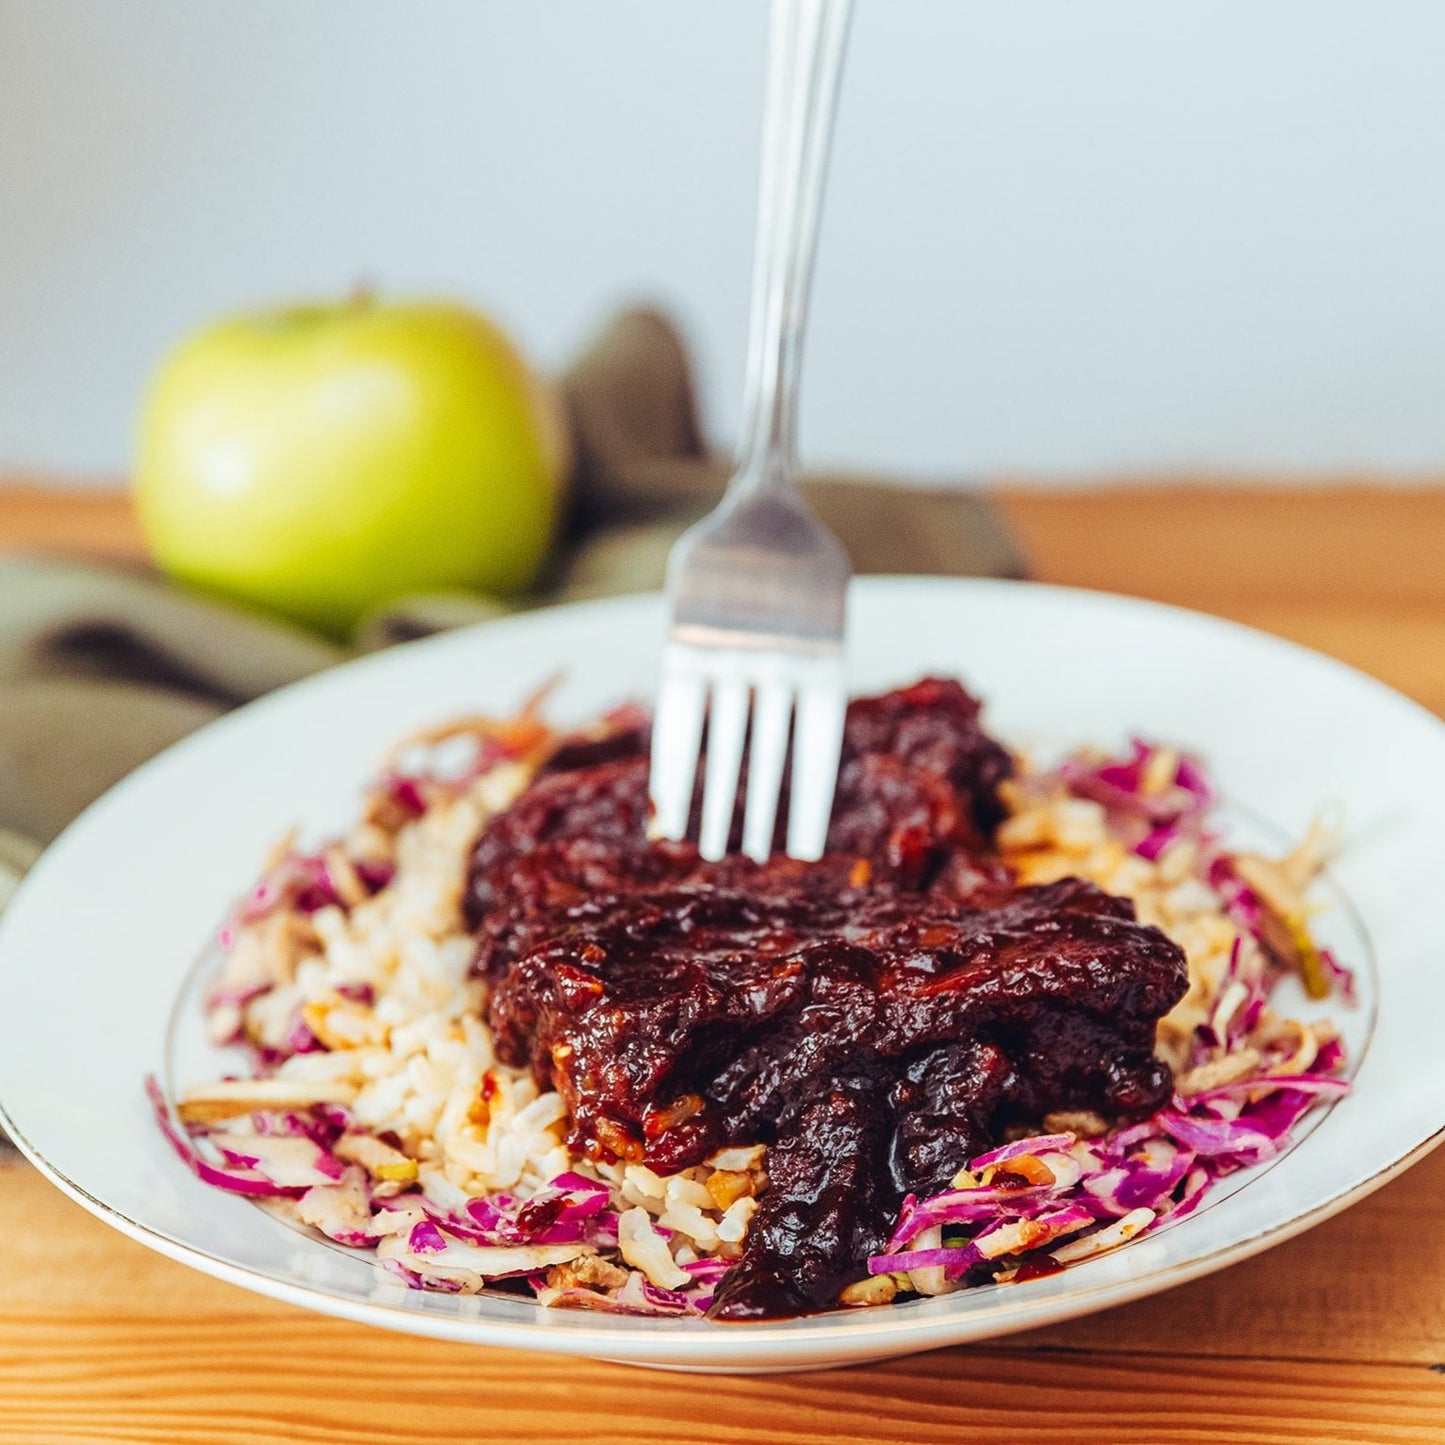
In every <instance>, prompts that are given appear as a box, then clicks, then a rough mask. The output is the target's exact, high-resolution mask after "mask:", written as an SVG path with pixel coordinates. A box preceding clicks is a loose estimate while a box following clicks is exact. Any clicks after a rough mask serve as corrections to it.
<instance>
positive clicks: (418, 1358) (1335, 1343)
mask: <svg viewBox="0 0 1445 1445" xmlns="http://www.w3.org/2000/svg"><path fill="white" fill-rule="evenodd" d="M1000 495H1001V499H1002V501H1003V504H1004V507H1005V510H1006V511H1007V514H1008V516H1009V517H1010V518H1011V520H1012V521H1013V523H1014V525H1015V526H1016V527H1017V529H1018V531H1019V533H1020V536H1021V537H1022V539H1023V542H1024V545H1025V548H1026V550H1027V552H1028V554H1029V556H1030V557H1031V558H1032V560H1033V563H1034V566H1035V569H1036V572H1037V575H1038V576H1039V577H1041V578H1044V579H1046V580H1049V581H1054V582H1069V583H1076V584H1079V585H1082V586H1086V587H1105V588H1110V589H1113V590H1116V591H1122V592H1132V593H1136V594H1138V595H1141V596H1148V597H1157V598H1161V599H1165V600H1168V601H1173V602H1180V603H1184V604H1186V605H1189V606H1194V607H1200V608H1204V609H1206V610H1208V611H1211V612H1217V613H1221V614H1223V615H1225V616H1228V617H1233V618H1236V619H1238V620H1240V621H1243V622H1248V623H1252V624H1254V625H1256V626H1260V627H1265V628H1268V629H1269V630H1271V631H1274V632H1278V633H1281V634H1283V635H1285V636H1287V637H1292V638H1295V639H1297V640H1299V641H1301V642H1305V643H1308V644H1309V645H1311V646H1313V647H1317V648H1320V649H1322V650H1323V651H1326V652H1331V653H1334V654H1335V655H1337V656H1339V657H1341V658H1344V659H1345V660H1346V661H1349V662H1352V663H1354V664H1355V665H1356V666H1358V667H1362V668H1364V669H1365V670H1366V671H1369V672H1372V673H1374V674H1375V675H1376V676H1378V677H1381V678H1383V679H1384V680H1385V681H1386V682H1389V683H1391V684H1392V685H1394V686H1395V687H1398V688H1399V689H1401V690H1402V691H1403V692H1406V693H1408V694H1410V695H1411V696H1413V697H1415V698H1416V699H1418V700H1419V701H1420V702H1422V703H1424V704H1425V705H1426V706H1428V707H1431V708H1433V709H1435V710H1436V711H1437V712H1442V713H1445V564H1442V559H1445V490H1441V491H1426V490H1419V491H1376V490H1372V489H1369V488H1364V487H1358V486H1356V487H1331V488H1328V489H1324V490H1318V491H1308V492H1307V491H1301V490H1285V489H1251V490H1247V491H1235V490H1212V489H1209V488H1207V487H1195V486H1191V487H1188V488H1185V489H1177V488H1170V489H1168V490H1165V489H1163V488H1157V487H1135V488H1129V489H1110V490H1108V491H1105V492H1102V493H1094V494H1092V495H1083V494H1068V493H1062V492H1052V493H1037V492H1028V491H1024V490H1005V491H1003V492H1001V494H1000ZM22 539H23V540H25V541H27V542H29V543H34V544H38V545H60V546H64V547H67V548H70V549H79V550H81V551H85V552H89V553H92V554H101V555H106V556H112V557H125V558H130V557H135V556H136V555H138V547H139V544H138V542H137V540H136V535H135V531H134V526H133V523H132V522H131V519H130V517H129V514H128V512H127V511H126V509H125V506H124V504H123V502H121V501H120V500H119V499H118V498H116V497H113V496H104V495H103V496H99V497H89V498H85V497H80V498H64V499H60V500H56V499H54V498H50V497H46V496H43V495H39V494H35V493H29V494H27V493H24V492H14V491H11V492H8V493H6V492H0V545H3V544H6V543H13V542H14V541H17V540H22ZM97 1085H98V1087H99V1086H103V1081H97ZM1442 1200H1445V1150H1442V1151H1440V1152H1439V1153H1437V1154H1435V1155H1433V1156H1431V1157H1430V1158H1428V1159H1426V1160H1425V1161H1424V1162H1423V1163H1421V1164H1419V1165H1418V1166H1417V1167H1416V1168H1414V1169H1413V1170H1411V1171H1410V1172H1409V1173H1408V1174H1406V1175H1405V1176H1404V1177H1403V1178H1401V1179H1399V1180H1397V1181H1396V1182H1394V1183H1393V1184H1390V1185H1389V1186H1387V1187H1386V1188H1385V1189H1383V1190H1381V1191H1380V1192H1379V1193H1378V1194H1376V1195H1375V1196H1373V1197H1372V1198H1370V1199H1368V1200H1366V1201H1365V1202H1364V1203H1362V1204H1359V1205H1357V1206H1356V1207H1355V1208H1353V1209H1351V1210H1349V1211H1348V1212H1347V1213H1345V1214H1344V1215H1342V1216H1340V1217H1338V1218H1336V1219H1334V1220H1331V1221H1329V1222H1328V1223H1326V1224H1323V1225H1321V1226H1320V1227H1319V1228H1317V1229H1315V1230H1313V1231H1312V1232H1311V1233H1309V1234H1307V1235H1305V1236H1303V1237H1302V1238H1299V1239H1296V1240H1293V1241H1292V1242H1290V1243H1288V1244H1284V1245H1281V1246H1280V1247H1279V1248H1278V1249H1274V1250H1271V1251H1269V1253H1267V1254H1265V1255H1263V1256H1262V1257H1260V1258H1259V1259H1256V1260H1252V1261H1249V1262H1247V1263H1245V1264H1240V1265H1236V1266H1235V1267H1234V1268H1232V1269H1229V1270H1226V1271H1224V1272H1223V1273H1222V1274H1217V1275H1214V1276H1212V1277H1211V1278H1209V1279H1205V1280H1200V1281H1198V1282H1196V1283H1194V1284H1190V1285H1186V1286H1184V1287H1182V1288H1180V1289H1177V1290H1174V1291H1171V1292H1170V1293H1168V1294H1165V1295H1160V1296H1157V1297H1155V1298H1153V1299H1150V1300H1145V1301H1143V1302H1141V1303H1138V1304H1134V1305H1128V1306H1125V1307H1123V1308H1120V1309H1116V1310H1112V1311H1110V1312H1109V1313H1107V1314H1102V1315H1096V1316H1093V1317H1092V1318H1089V1319H1084V1320H1079V1321H1076V1322H1074V1323H1072V1324H1068V1325H1064V1326H1060V1327H1057V1328H1053V1329H1047V1330H1040V1331H1036V1332H1034V1333H1032V1334H1027V1335H1020V1336H1016V1337H1013V1338H1010V1339H1005V1340H1000V1341H997V1342H994V1343H990V1344H985V1345H981V1346H977V1347H974V1348H967V1349H954V1350H943V1351H938V1352H935V1353H933V1354H927V1355H920V1356H915V1357H914V1358H912V1359H907V1360H900V1361H897V1362H894V1363H891V1364H884V1365H874V1366H867V1367H861V1368H856V1369H850V1370H841V1371H836V1372H832V1373H825V1374H813V1375H793V1376H782V1377H772V1378H766V1377H765V1378H748V1377H739V1378H729V1377H712V1378H699V1377H691V1376H685V1375H667V1374H655V1373H650V1372H644V1371H634V1370H626V1369H623V1368H621V1367H617V1366H610V1365H594V1364H587V1363H583V1362H577V1361H563V1360H550V1359H548V1358H546V1357H544V1356H532V1355H528V1354H523V1353H520V1352H511V1351H505V1350H479V1349H470V1348H467V1347H465V1346H461V1345H448V1344H438V1343H434V1342H431V1341H427V1340H420V1339H412V1338H409V1337H407V1336H404V1335H394V1334H390V1333H383V1332H382V1331H379V1330H372V1329H368V1328H366V1327H364V1326H360V1325H351V1324H344V1323H342V1322H340V1321H336V1320H329V1319H323V1318H321V1317H319V1316H317V1315H312V1314H309V1313H306V1312H304V1311H301V1310H298V1309H293V1308H291V1307H289V1306H286V1305H280V1304H273V1303H272V1302H270V1301H269V1300H265V1299H262V1298H260V1297H258V1296H256V1295H252V1294H248V1293H246V1292H244V1291H242V1290H239V1289H234V1288H232V1287H230V1286H228V1285H224V1284H220V1283H217V1282H215V1281H213V1280H210V1279H207V1278H205V1277H204V1276H202V1275H199V1274H196V1273H193V1272H192V1271H190V1270H187V1269H184V1268H182V1267H181V1266H180V1265H176V1264H172V1263H170V1262H169V1261H167V1260H164V1259H162V1258H160V1257H159V1256H157V1255H153V1254H150V1253H149V1252H147V1251H146V1250H144V1249H142V1248H141V1247H140V1246H139V1245H136V1244H132V1243H131V1242H130V1241H128V1240H126V1239H124V1238H122V1237H121V1236H120V1235H118V1234H115V1233H113V1232H112V1231H110V1230H109V1229H107V1228H106V1227H105V1226H103V1225H101V1224H100V1223H98V1222H97V1221H96V1220H94V1219H92V1218H91V1217H90V1216H89V1215H87V1214H85V1213H84V1212H83V1211H82V1210H81V1209H79V1208H78V1207H77V1206H76V1205H73V1204H71V1203H70V1202H69V1201H68V1200H66V1199H65V1198H64V1197H63V1196H62V1195H60V1194H59V1193H58V1192H56V1191H55V1190H54V1189H53V1188H51V1186H50V1185H49V1184H47V1183H45V1182H44V1181H43V1180H42V1179H41V1178H40V1177H39V1176H38V1175H37V1174H35V1173H34V1172H32V1171H31V1170H30V1169H29V1168H27V1167H26V1166H25V1165H23V1164H21V1163H19V1162H18V1161H15V1160H14V1159H13V1156H12V1157H11V1158H10V1159H9V1161H8V1162H6V1163H3V1164H0V1240H3V1241H4V1242H5V1249H4V1253H3V1255H0V1442H25V1445H33V1442H34V1445H38V1442H61V1441H64V1442H76V1445H79V1442H82V1441H85V1442H97V1441H104V1442H121V1441H125V1442H132V1441H135V1442H140V1441H144V1442H166V1445H170V1442H177V1441H225V1442H233V1445H249V1442H266V1445H282V1442H287V1445H289V1442H302V1441H305V1442H321V1441H335V1442H347V1445H355V1442H387V1445H401V1442H413V1441H415V1442H422V1441H428V1442H443V1441H447V1442H451V1441H456V1442H461V1441H466V1442H471V1441H486V1440H497V1441H511V1440H518V1441H544V1440H545V1441H553V1440H566V1439H577V1440H581V1441H599V1442H603V1441H605V1442H616V1445H623V1442H626V1445H631V1442H641V1441H657V1440H666V1441H670V1442H698V1445H719V1442H727V1445H733V1442H736V1445H742V1442H760V1445H761V1442H769V1445H771V1442H779V1445H781V1442H799V1445H801V1442H810V1445H812V1442H841V1441H919V1442H934V1441H938V1440H940V1439H950V1440H969V1441H990V1440H1001V1441H1002V1440H1006V1441H1008V1442H1010V1445H1022V1442H1028V1441H1035V1440H1037V1441H1048V1442H1049V1445H1060V1442H1062V1445H1125V1442H1139V1445H1146V1442H1147V1445H1155V1442H1161V1445H1162V1442H1171V1445H1172V1442H1193V1441H1231V1442H1286V1441H1288V1442H1311V1445H1325V1442H1337V1441H1338V1442H1344V1441H1351V1442H1370V1445H1384V1442H1402V1441H1422V1442H1423V1441H1440V1440H1442V1439H1445V1228H1442V1225H1445V1208H1442Z"/></svg>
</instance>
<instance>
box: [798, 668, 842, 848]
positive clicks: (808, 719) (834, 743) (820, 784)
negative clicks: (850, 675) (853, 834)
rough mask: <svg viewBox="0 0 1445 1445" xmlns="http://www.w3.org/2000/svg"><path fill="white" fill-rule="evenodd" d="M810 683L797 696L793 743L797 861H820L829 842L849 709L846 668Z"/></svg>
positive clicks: (835, 669) (830, 669) (829, 672)
mask: <svg viewBox="0 0 1445 1445" xmlns="http://www.w3.org/2000/svg"><path fill="white" fill-rule="evenodd" d="M827 671H828V674H829V675H828V676H825V677H819V678H817V679H815V680H814V681H811V682H809V683H807V684H806V685H805V686H804V687H803V690H802V691H801V692H800V693H799V695H798V720H797V724H796V729H797V730H796V733H795V734H794V740H793V792H792V797H791V799H790V800H789V805H788V852H789V853H790V854H791V855H792V856H793V857H794V858H802V859H805V860H811V859H814V858H821V857H822V856H823V849H824V847H826V845H827V842H828V819H829V815H830V814H831V813H832V811H833V790H834V787H835V786H836V784H837V781H838V755H839V754H840V753H841V752H842V750H843V715H844V710H845V706H846V704H845V700H844V689H843V679H842V673H841V669H840V668H837V667H833V666H829V667H828V669H827Z"/></svg>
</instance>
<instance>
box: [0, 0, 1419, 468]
mask: <svg viewBox="0 0 1445 1445" xmlns="http://www.w3.org/2000/svg"><path fill="white" fill-rule="evenodd" d="M763 36H764V9H763V5H762V3H761V0H470V3H467V0H429V3H426V4H402V3H399V0H394V3H393V0H208V3H197V0H124V3H122V0H90V3H80V0H0V467H7V468H14V467H20V466H24V467H32V468H56V469H64V470H67V471H96V472H110V473H115V472H117V471H119V470H120V469H121V468H122V467H123V466H124V464H125V457H126V452H127V447H128V433H129V427H130V417H131V415H132V411H133V407H134V404H135V400H136V396H137V393H138V390H139V387H140V385H141V382H142V379H143V376H144V373H145V370H146V368H147V367H148V366H149V365H150V364H151V363H152V361H153V360H154V359H155V357H156V356H157V354H158V353H159V352H160V350H161V349H162V348H163V347H164V346H165V344H166V343H167V341H168V339H170V338H172V337H174V336H176V335H177V334H179V333H180V332H181V331H183V330H184V329H185V328H187V327H190V326H192V325H194V324H196V323H198V322H200V321H201V320H203V319H205V318H207V317H208V316H210V315H212V314H213V313H215V312H217V311H219V310H225V309H228V308H232V307H235V306H236V305H238V304H249V303H252V302H255V301H258V300H265V299H270V298H280V297H291V296H298V295H315V294H321V293H328V292H338V291H341V290H344V289H346V288H347V287H349V286H350V284H351V283H352V282H353V281H355V280H356V279H358V278H369V279H371V280H374V281H375V282H377V283H379V284H380V285H381V286H382V287H384V288H388V289H395V290H399V291H412V290H423V291H449V292H455V293H458V294H461V295H464V296H467V297H470V298H472V299H474V300H475V301H477V302H478V303H481V304H482V305H484V306H486V307H488V308H490V309H491V310H493V311H494V312H495V313H496V314H498V315H499V316H500V318H501V319H502V320H504V321H505V322H506V323H507V324H508V325H509V326H510V327H512V328H513V329H514V330H515V332H516V333H517V334H518V336H519V337H520V338H521V340H522V341H523V342H524V344H525V345H526V347H527V348H528V349H529V350H530V352H531V353H532V354H533V355H534V356H535V357H536V358H538V359H539V360H540V361H542V362H544V363H546V364H548V365H555V364H558V363H559V362H561V361H562V360H563V359H564V358H565V357H566V356H567V354H568V353H569V351H570V350H571V349H572V348H573V347H574V346H575V345H576V344H577V343H578V342H579V341H581V340H582V338H583V337H584V335H585V333H586V332H587V331H588V329H589V328H590V327H591V326H592V325H593V324H594V323H595V322H596V321H598V320H599V319H600V318H601V317H602V316H603V314H604V313H605V312H606V311H607V310H608V309H609V308H610V307H611V306H612V305H614V304H615V303H616V302H618V301H619V300H621V299H623V298H626V297H629V296H635V295H651V296H656V297H658V298H660V299H662V300H663V301H665V302H667V303H668V304H670V305H671V306H673V307H674V308H675V309H676V310H677V312H678V313H679V314H680V315H681V316H682V318H683V319H684V320H685V321H686V323H687V325H688V327H689V329H690V331H691V334H692V336H693V338H694V340H695V342H696V345H697V349H698V351H699V353H700V355H701V357H702V359H703V364H704V367H705V382H706V394H707V402H708V409H709V415H710V420H711V422H712V424H713V426H714V429H715V430H716V431H717V432H718V433H719V434H722V435H726V434H727V433H728V432H729V431H730V429H731V427H732V424H733V420H734V416H735V412H736V409H737V405H736V397H735V393H736V391H737V388H738V385H739V383H740V377H741V370H742V353H743V340H744V318H745V312H746V292H747V280H748V266H749V252H750V246H751V226H752V186H753V175H754V169H755V164H756V138H757V127H758V107H759V103H760V95H761V83H762V82H761V63H762V44H763ZM1442 65H1445V6H1442V5H1440V4H1438V3H1431V0H1388V3H1370V0H1358V3H1332V0H1271V3H1268V4H1260V3H1258V0H1197V3H1196V0H1175V3H1170V4H1159V3H1158V0H1093V3H1089V4H1081V3H1078V0H1007V3H1002V0H993V3H990V4H983V3H975V0H859V14H858V21H857V25H856V28H855V33H854V50H853V54H852V57H851V61H850V69H849V72H848V75H847V77H846V79H845V91H844V99H843V113H842V117H841V123H840V126H841V128H840V136H839V146H838V150H837V154H836V162H835V172H834V185H833V190H832V194H831V198H830V203H829V210H828V216H827V223H826V231H825V235H824V242H823V253H822V257H821V264H820V270H819V275H818V283H817V292H816V310H815V318H816V325H815V329H814V333H813V338H812V345H811V348H810V357H809V363H808V374H807V382H806V389H805V396H804V413H805V414H804V428H803V430H804V443H805V447H806V448H807V450H808V451H809V452H810V453H811V455H812V456H813V458H815V459H821V460H830V461H841V462H848V463H855V464H864V465H867V464H880V465H886V466H890V467H895V468H899V469H902V470H906V471H910V472H913V473H916V474H921V475H933V476H938V477H947V478H968V477H971V476H974V475H976V474H978V473H979V472H983V471H994V472H996V471H999V470H1008V471H1026V472H1032V473H1039V474H1045V475H1047V474H1052V475H1061V474H1064V475H1080V474H1088V473H1094V472H1100V471H1116V470H1120V469H1124V470H1144V469H1153V468H1173V469H1197V468H1216V469H1218V468H1224V469H1233V470H1247V471H1259V470H1265V469H1268V470H1279V469H1285V470H1291V471H1298V472H1307V471H1310V470H1312V469H1328V470H1340V469H1374V470H1379V469H1385V470H1391V471H1410V470H1432V469H1433V470H1436V471H1439V470H1441V469H1442V468H1445V165H1442V162H1441V150H1442V145H1441V142H1442V137H1445V85H1442V83H1441V75H1442Z"/></svg>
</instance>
